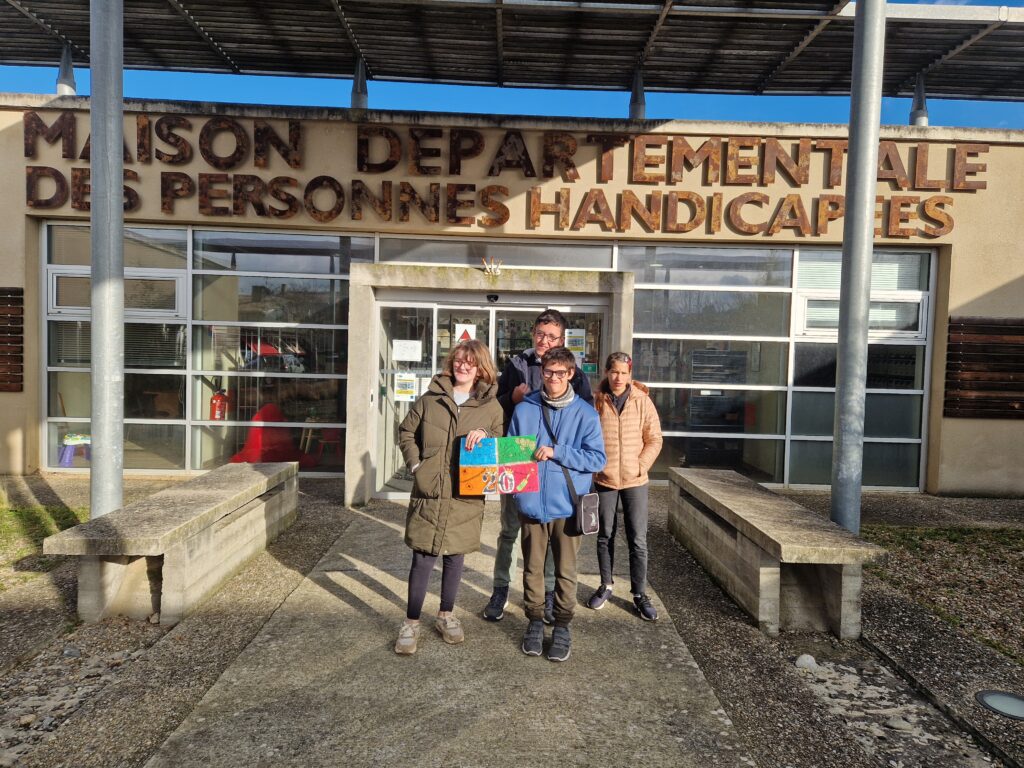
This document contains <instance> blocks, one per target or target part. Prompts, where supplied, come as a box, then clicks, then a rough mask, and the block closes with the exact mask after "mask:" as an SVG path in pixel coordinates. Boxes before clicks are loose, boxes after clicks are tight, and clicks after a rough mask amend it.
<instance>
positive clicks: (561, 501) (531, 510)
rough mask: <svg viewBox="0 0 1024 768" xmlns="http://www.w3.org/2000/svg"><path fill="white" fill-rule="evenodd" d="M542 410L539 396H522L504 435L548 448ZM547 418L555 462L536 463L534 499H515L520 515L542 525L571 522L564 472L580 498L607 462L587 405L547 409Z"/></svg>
mask: <svg viewBox="0 0 1024 768" xmlns="http://www.w3.org/2000/svg"><path fill="white" fill-rule="evenodd" d="M541 408H546V406H544V405H543V404H542V402H541V396H540V392H531V393H530V394H529V395H527V396H526V398H525V399H524V400H523V401H522V402H521V403H519V405H517V406H516V409H515V412H514V413H513V414H512V423H511V425H509V429H508V434H509V435H511V436H516V435H538V436H539V437H538V440H537V445H539V446H540V445H551V444H552V442H551V436H550V435H549V434H548V430H547V428H546V427H545V426H544V421H543V418H544V417H543V416H542V415H541ZM547 412H548V416H550V418H551V429H552V430H553V431H554V433H555V437H556V438H557V439H558V442H557V444H556V445H555V456H554V459H550V460H548V461H540V462H537V467H538V469H539V475H540V492H539V493H517V494H515V500H516V504H517V505H518V506H519V511H520V512H521V513H522V514H523V515H524V516H525V517H529V518H531V519H532V520H536V521H537V522H541V523H550V522H551V521H552V520H558V519H560V518H565V517H570V516H572V513H573V506H572V496H571V495H570V493H569V488H568V486H567V485H566V484H565V473H563V472H562V467H563V466H564V467H565V468H566V469H568V470H569V474H570V476H571V477H572V479H573V485H574V486H575V488H576V492H577V493H579V494H583V493H589V492H590V487H591V483H592V481H593V473H594V472H598V471H600V470H601V469H604V465H605V462H606V461H607V457H606V456H605V452H604V436H603V435H602V434H601V419H600V418H599V417H598V415H597V411H595V410H594V407H593V406H592V405H590V404H589V403H586V402H584V401H583V399H582V398H580V397H576V398H575V399H573V401H572V402H571V403H569V405H567V406H565V407H564V408H561V409H555V408H547Z"/></svg>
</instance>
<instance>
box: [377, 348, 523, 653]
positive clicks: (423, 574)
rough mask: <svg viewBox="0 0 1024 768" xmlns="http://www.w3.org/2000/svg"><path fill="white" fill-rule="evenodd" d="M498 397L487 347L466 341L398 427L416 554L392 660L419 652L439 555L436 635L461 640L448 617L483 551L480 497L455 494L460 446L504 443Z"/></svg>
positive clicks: (409, 534)
mask: <svg viewBox="0 0 1024 768" xmlns="http://www.w3.org/2000/svg"><path fill="white" fill-rule="evenodd" d="M496 391H497V385H496V384H495V370H494V363H493V362H492V359H491V353H490V351H489V350H488V349H487V346H486V345H485V344H483V343H481V342H479V341H476V340H473V341H466V342H463V343H461V344H458V345H456V346H455V347H453V348H452V351H451V352H449V353H448V357H447V358H446V359H445V361H444V366H443V368H442V372H441V373H439V374H438V375H437V376H435V377H434V378H433V380H432V381H431V382H430V387H429V389H428V390H427V392H426V394H424V395H423V396H422V397H420V398H419V399H418V400H417V401H416V402H415V403H414V404H413V406H412V408H411V409H410V410H409V413H408V415H407V416H406V417H405V418H404V419H403V420H402V423H401V424H400V425H399V427H398V442H399V446H400V447H401V449H402V456H403V457H404V458H405V463H406V466H407V467H408V468H409V470H410V471H411V472H412V473H413V489H412V494H411V498H410V501H409V512H408V514H407V515H406V521H405V543H406V544H407V545H408V546H409V547H410V548H411V549H412V551H413V552H412V566H411V567H410V569H409V593H408V608H407V610H406V614H405V621H404V622H403V623H402V626H401V628H400V630H399V633H398V640H397V641H396V642H395V653H400V654H404V655H409V654H413V653H415V652H416V646H417V643H418V640H419V631H420V613H421V611H422V609H423V601H424V600H425V599H426V595H427V582H428V580H429V579H430V572H431V571H432V570H433V569H434V564H435V563H436V562H437V558H438V556H441V557H443V558H444V560H443V571H442V575H441V608H440V610H439V611H438V614H437V621H436V622H435V624H434V628H435V629H436V630H437V631H438V632H439V633H440V634H441V637H442V638H443V639H444V641H445V642H446V643H453V644H454V643H461V642H462V641H463V640H464V639H465V634H464V632H463V630H462V624H461V622H460V621H459V620H458V619H457V618H455V615H454V614H453V610H454V608H455V598H456V595H457V593H458V589H459V582H460V581H461V580H462V566H463V561H464V559H465V555H466V553H468V552H476V551H477V550H478V549H480V529H481V527H482V525H483V516H484V497H483V496H462V495H460V494H459V492H458V458H459V443H460V441H461V440H462V438H465V439H466V449H467V450H472V449H473V448H474V447H475V446H476V444H477V443H478V442H479V441H480V440H482V439H483V438H485V437H500V436H501V434H502V424H503V419H502V410H501V406H500V405H498V401H497V399H496V398H495V392H496Z"/></svg>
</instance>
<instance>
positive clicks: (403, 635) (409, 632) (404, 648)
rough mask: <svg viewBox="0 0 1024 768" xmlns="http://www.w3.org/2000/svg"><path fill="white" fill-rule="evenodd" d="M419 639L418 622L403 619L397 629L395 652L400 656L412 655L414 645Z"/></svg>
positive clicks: (414, 648)
mask: <svg viewBox="0 0 1024 768" xmlns="http://www.w3.org/2000/svg"><path fill="white" fill-rule="evenodd" d="M419 639H420V625H419V622H417V623H415V624H410V623H409V622H407V621H403V622H402V626H401V628H400V629H399V630H398V639H397V640H396V641H395V653H397V654H400V655H402V656H412V655H413V654H414V653H416V645H417V643H418V642H419Z"/></svg>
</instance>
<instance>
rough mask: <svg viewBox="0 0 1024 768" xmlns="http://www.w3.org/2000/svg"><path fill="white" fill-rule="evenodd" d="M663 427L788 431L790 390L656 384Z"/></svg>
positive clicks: (753, 432)
mask: <svg viewBox="0 0 1024 768" xmlns="http://www.w3.org/2000/svg"><path fill="white" fill-rule="evenodd" d="M650 396H651V399H652V400H653V401H654V404H655V406H656V407H657V408H658V415H659V416H660V417H661V428H662V429H664V430H667V431H678V432H737V433H740V434H751V435H781V434H785V431H786V393H785V392H775V391H768V390H736V389H714V388H712V387H710V386H709V387H708V388H706V389H662V388H660V387H652V388H651V390H650Z"/></svg>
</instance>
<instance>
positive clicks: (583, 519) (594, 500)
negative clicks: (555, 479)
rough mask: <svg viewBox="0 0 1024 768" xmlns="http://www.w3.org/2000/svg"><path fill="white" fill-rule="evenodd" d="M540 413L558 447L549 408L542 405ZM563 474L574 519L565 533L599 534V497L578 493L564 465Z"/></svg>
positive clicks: (569, 522)
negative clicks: (570, 498) (570, 499)
mask: <svg viewBox="0 0 1024 768" xmlns="http://www.w3.org/2000/svg"><path fill="white" fill-rule="evenodd" d="M540 412H541V414H543V416H544V426H545V427H547V430H548V435H550V436H551V444H552V445H553V446H554V445H558V439H557V438H556V437H555V431H554V430H553V429H552V428H551V419H550V417H549V416H548V409H547V406H546V405H544V404H543V403H541V406H540ZM559 466H560V467H562V473H563V474H564V475H565V484H566V485H568V486H569V495H570V496H571V497H572V509H573V513H572V517H570V518H569V519H568V520H566V521H565V533H566V535H567V536H589V535H591V534H594V533H597V531H598V529H599V528H600V527H601V525H600V516H599V515H598V496H597V494H596V493H584V494H583V495H582V496H581V495H580V494H579V493H577V492H576V485H575V484H574V483H573V481H572V475H570V474H569V470H568V469H566V468H565V466H564V465H562V464H559Z"/></svg>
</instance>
